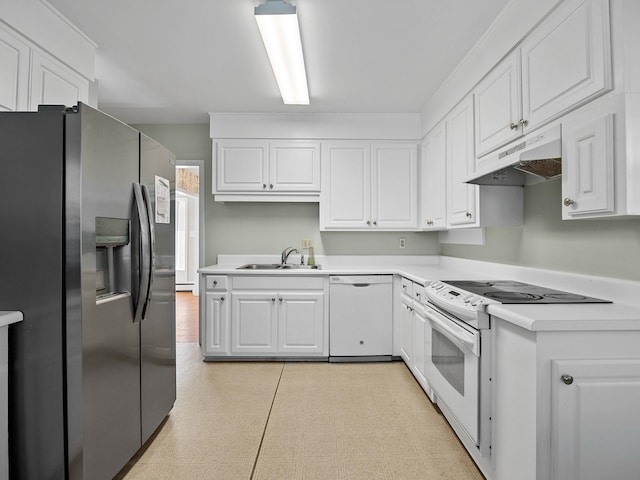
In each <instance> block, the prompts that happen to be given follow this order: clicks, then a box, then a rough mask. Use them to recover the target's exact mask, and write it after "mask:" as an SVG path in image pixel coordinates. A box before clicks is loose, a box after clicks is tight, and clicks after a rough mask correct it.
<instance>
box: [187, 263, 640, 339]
mask: <svg viewBox="0 0 640 480" xmlns="http://www.w3.org/2000/svg"><path fill="white" fill-rule="evenodd" d="M294 258H298V259H299V257H298V256H297V255H296V256H294V255H292V256H291V260H293V259H294ZM219 260H220V263H219V264H217V265H212V266H208V267H204V268H201V269H200V270H199V272H200V273H201V274H203V275H212V274H213V275H215V274H218V275H262V276H264V275H268V276H273V275H314V276H318V275H323V276H324V275H367V274H369V275H371V274H393V275H401V276H403V277H406V278H409V279H410V280H413V281H415V282H418V283H421V284H423V285H424V284H426V283H428V282H430V281H433V280H443V281H446V280H481V279H482V280H490V279H494V280H495V279H501V280H507V279H508V280H517V281H521V282H526V283H532V284H535V285H542V286H546V287H549V288H555V289H558V290H565V291H569V292H572V293H578V294H582V295H586V296H591V297H598V298H603V299H607V300H611V301H612V302H613V303H610V304H545V305H531V304H526V305H490V306H488V307H487V312H488V313H489V314H491V315H494V316H497V317H500V318H502V319H504V320H506V321H508V322H511V323H513V324H514V325H517V326H519V327H522V328H525V329H527V330H531V331H562V330H565V331H578V330H579V331H587V330H640V295H639V294H640V282H634V281H628V280H619V279H613V278H607V277H594V276H590V275H579V274H573V273H566V272H556V271H550V270H541V269H533V268H527V267H518V266H514V265H505V264H496V263H490V262H478V261H474V260H465V259H458V258H453V257H444V256H438V255H424V256H364V255H363V256H326V257H325V256H317V257H316V263H317V264H319V265H321V269H291V270H237V267H239V266H241V265H244V264H247V263H279V262H280V259H279V257H278V256H242V255H221V256H220V259H219ZM290 263H293V262H290Z"/></svg>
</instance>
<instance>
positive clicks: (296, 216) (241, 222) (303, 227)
mask: <svg viewBox="0 0 640 480" xmlns="http://www.w3.org/2000/svg"><path fill="white" fill-rule="evenodd" d="M135 128H138V129H139V130H140V131H142V132H143V133H145V134H147V135H148V136H150V137H151V138H154V139H155V140H157V141H158V142H160V143H162V144H163V145H165V146H166V147H167V148H169V149H170V150H171V151H172V152H173V153H174V154H175V155H176V157H177V158H178V159H180V160H204V161H205V172H204V177H203V178H201V179H200V186H201V188H202V192H203V194H204V195H205V264H206V265H211V264H213V263H216V261H217V256H218V255H219V254H255V255H269V254H280V252H281V251H282V250H283V249H284V248H285V247H287V246H289V245H293V246H295V247H297V248H301V247H302V240H303V239H305V238H310V239H311V240H312V241H313V245H314V250H315V253H316V255H322V254H330V255H347V254H349V255H437V254H439V253H440V244H439V243H438V235H437V234H436V233H411V232H402V233H395V232H383V233H369V232H320V230H319V225H318V204H317V203H257V202H256V203H253V202H251V203H245V202H227V203H220V202H214V201H213V195H212V194H211V139H210V138H209V126H208V125H135ZM401 237H402V238H405V239H406V248H404V249H400V248H399V247H398V243H399V239H400V238H401Z"/></svg>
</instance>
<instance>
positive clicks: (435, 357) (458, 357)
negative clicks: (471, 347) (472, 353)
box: [431, 329, 464, 397]
mask: <svg viewBox="0 0 640 480" xmlns="http://www.w3.org/2000/svg"><path fill="white" fill-rule="evenodd" d="M432 342H433V343H432V345H433V347H432V348H433V350H432V352H431V362H432V363H433V365H434V366H435V367H436V368H437V369H438V371H439V372H440V373H441V374H442V376H443V377H444V378H445V379H446V380H447V382H448V383H449V385H451V386H452V387H453V388H455V389H456V391H457V392H458V393H459V394H460V395H462V396H463V397H464V352H463V351H462V350H460V349H459V348H458V347H457V346H456V345H455V344H454V343H453V342H452V341H451V340H449V339H448V338H447V337H445V336H444V335H443V334H442V333H440V332H439V331H437V330H435V329H434V330H432Z"/></svg>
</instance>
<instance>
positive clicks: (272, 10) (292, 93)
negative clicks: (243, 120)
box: [254, 0, 309, 105]
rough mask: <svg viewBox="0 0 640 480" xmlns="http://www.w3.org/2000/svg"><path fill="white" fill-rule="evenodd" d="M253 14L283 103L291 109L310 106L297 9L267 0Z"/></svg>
mask: <svg viewBox="0 0 640 480" xmlns="http://www.w3.org/2000/svg"><path fill="white" fill-rule="evenodd" d="M254 14H255V17H256V22H257V23H258V29H259V30H260V35H262V41H263V42H264V46H265V48H266V49H267V55H268V56H269V61H270V62H271V68H272V69H273V73H274V75H275V77H276V82H277V83H278V88H279V89H280V95H282V101H283V102H284V103H286V104H292V105H309V90H308V87H307V74H306V72H305V68H304V57H303V56H302V42H301V41H300V27H299V26H298V16H297V15H296V7H294V6H293V5H289V4H288V3H286V2H285V1H284V0H267V2H266V3H263V4H262V5H258V6H257V7H255V12H254Z"/></svg>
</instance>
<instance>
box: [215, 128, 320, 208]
mask: <svg viewBox="0 0 640 480" xmlns="http://www.w3.org/2000/svg"><path fill="white" fill-rule="evenodd" d="M213 171H214V179H213V193H214V194H215V195H216V198H218V196H219V194H223V195H222V199H227V200H242V199H243V198H234V197H229V198H227V196H228V195H230V194H242V195H252V196H250V197H246V198H244V199H245V200H247V199H248V200H252V201H258V200H263V201H264V200H266V201H282V200H283V197H284V198H285V199H288V200H289V201H318V198H317V197H318V195H319V192H320V143H319V142H302V141H296V140H277V141H273V140H272V141H267V140H252V139H247V140H217V141H216V142H215V168H214V169H213ZM256 194H260V195H261V196H260V197H256V196H255V195H256ZM297 195H302V196H305V197H304V198H300V197H298V196H297ZM306 196H308V197H306Z"/></svg>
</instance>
